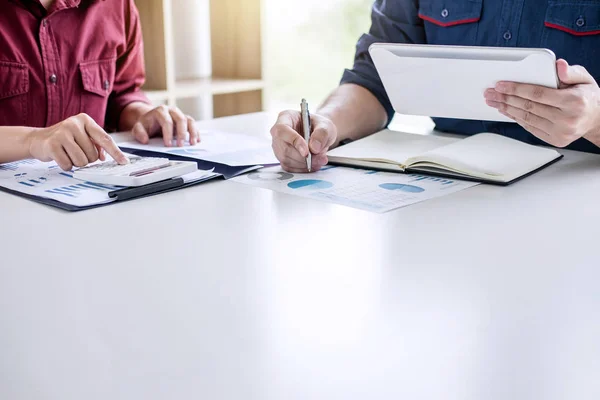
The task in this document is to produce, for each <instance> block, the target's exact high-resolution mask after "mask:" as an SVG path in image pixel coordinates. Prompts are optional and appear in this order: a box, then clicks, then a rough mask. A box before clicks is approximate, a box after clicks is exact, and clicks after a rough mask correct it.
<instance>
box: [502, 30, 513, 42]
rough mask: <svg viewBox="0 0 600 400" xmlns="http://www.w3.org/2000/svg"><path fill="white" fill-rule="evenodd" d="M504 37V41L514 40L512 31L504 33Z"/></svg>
mask: <svg viewBox="0 0 600 400" xmlns="http://www.w3.org/2000/svg"><path fill="white" fill-rule="evenodd" d="M502 37H503V38H504V40H510V39H511V38H512V33H510V31H506V32H504V35H502Z"/></svg>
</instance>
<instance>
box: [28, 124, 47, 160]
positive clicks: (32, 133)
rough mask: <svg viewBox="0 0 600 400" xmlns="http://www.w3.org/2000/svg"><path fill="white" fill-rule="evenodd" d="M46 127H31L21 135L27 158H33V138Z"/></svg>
mask: <svg viewBox="0 0 600 400" xmlns="http://www.w3.org/2000/svg"><path fill="white" fill-rule="evenodd" d="M47 129H48V128H32V129H31V130H30V131H29V132H27V134H25V135H24V137H23V148H24V150H25V151H26V153H27V158H35V156H34V155H33V154H34V151H33V150H32V148H33V144H34V142H35V139H36V138H38V137H39V136H40V135H42V134H43V133H44V131H45V130H47Z"/></svg>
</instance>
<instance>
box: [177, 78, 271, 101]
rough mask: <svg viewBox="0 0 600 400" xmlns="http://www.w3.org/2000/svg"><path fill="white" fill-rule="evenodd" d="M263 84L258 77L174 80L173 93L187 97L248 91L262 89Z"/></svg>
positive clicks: (179, 96)
mask: <svg viewBox="0 0 600 400" xmlns="http://www.w3.org/2000/svg"><path fill="white" fill-rule="evenodd" d="M264 86H265V84H264V82H263V81H262V80H260V79H225V78H205V79H195V80H188V81H180V82H176V83H175V90H174V94H175V97H176V98H187V97H194V96H202V95H207V94H211V95H219V94H231V93H243V92H250V91H253V90H262V89H263V88H264Z"/></svg>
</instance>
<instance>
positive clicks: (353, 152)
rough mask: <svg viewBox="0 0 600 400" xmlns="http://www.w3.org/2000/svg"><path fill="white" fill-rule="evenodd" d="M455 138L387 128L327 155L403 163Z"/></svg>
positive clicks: (334, 158)
mask: <svg viewBox="0 0 600 400" xmlns="http://www.w3.org/2000/svg"><path fill="white" fill-rule="evenodd" d="M456 140H457V139H451V138H444V137H439V136H433V135H417V134H413V133H404V132H395V131H391V130H389V129H386V130H384V131H381V132H378V133H376V134H374V135H371V136H367V137H366V138H363V139H360V140H357V141H356V142H352V143H349V144H347V145H345V146H341V147H338V148H336V149H333V150H332V151H330V152H329V153H328V154H327V155H328V156H329V157H330V159H332V160H339V159H344V158H352V159H357V160H381V161H383V160H385V161H387V162H394V163H397V164H404V163H405V162H406V160H408V159H409V158H410V157H414V156H416V155H419V154H423V153H425V152H428V151H430V150H433V149H436V148H438V147H441V146H445V145H447V144H450V143H454V142H455V141H456Z"/></svg>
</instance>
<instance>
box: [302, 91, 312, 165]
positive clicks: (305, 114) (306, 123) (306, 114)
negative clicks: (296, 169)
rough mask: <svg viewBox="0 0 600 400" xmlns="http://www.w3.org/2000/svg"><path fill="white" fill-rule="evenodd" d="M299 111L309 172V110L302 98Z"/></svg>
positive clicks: (310, 157)
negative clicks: (306, 146) (306, 147)
mask: <svg viewBox="0 0 600 400" xmlns="http://www.w3.org/2000/svg"><path fill="white" fill-rule="evenodd" d="M300 113H301V114H302V130H303V131H304V140H306V144H307V145H308V157H307V158H306V168H308V172H311V165H312V154H311V153H310V144H309V142H310V112H309V111H308V103H307V102H306V100H305V99H302V103H301V104H300Z"/></svg>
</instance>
